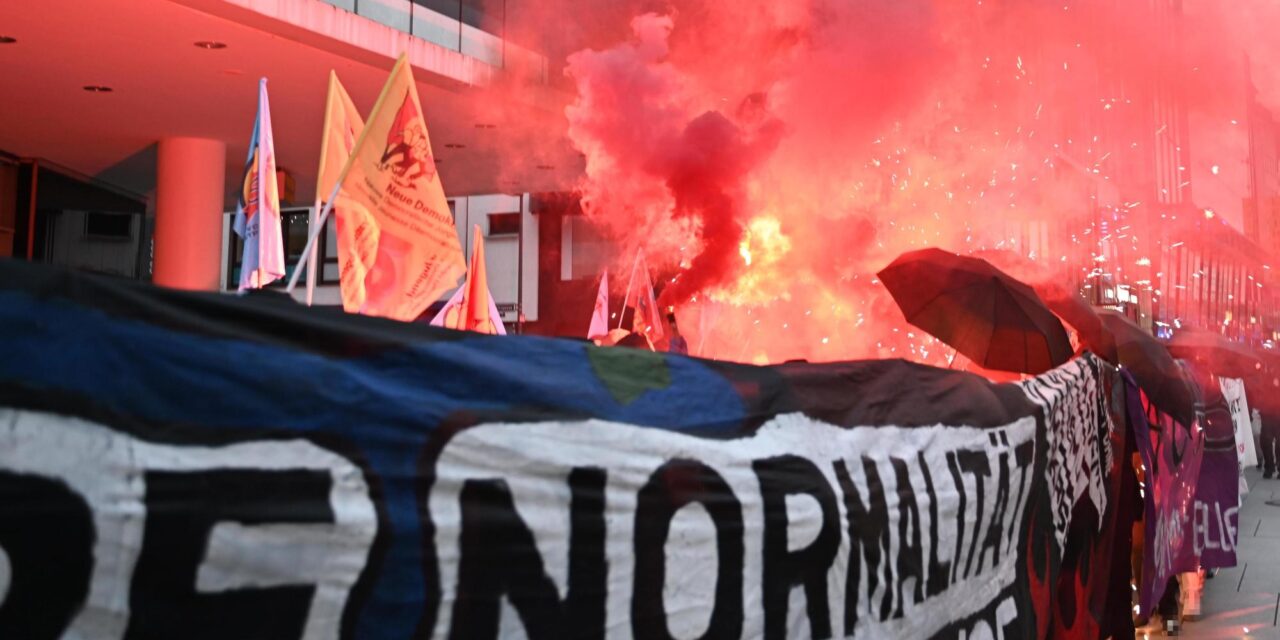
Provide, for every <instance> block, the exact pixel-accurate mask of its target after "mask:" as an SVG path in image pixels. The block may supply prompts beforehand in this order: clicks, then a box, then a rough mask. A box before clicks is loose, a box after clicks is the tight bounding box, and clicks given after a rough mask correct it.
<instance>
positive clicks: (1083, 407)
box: [1018, 358, 1115, 549]
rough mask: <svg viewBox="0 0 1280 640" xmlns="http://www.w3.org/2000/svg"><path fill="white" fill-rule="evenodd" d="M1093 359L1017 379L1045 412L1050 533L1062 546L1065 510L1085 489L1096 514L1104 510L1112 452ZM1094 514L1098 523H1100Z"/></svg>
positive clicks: (1072, 506) (1066, 522)
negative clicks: (1051, 518)
mask: <svg viewBox="0 0 1280 640" xmlns="http://www.w3.org/2000/svg"><path fill="white" fill-rule="evenodd" d="M1097 367H1098V364H1097V362H1096V360H1093V359H1089V358H1076V359H1075V360H1072V361H1071V362H1068V363H1067V364H1065V365H1062V366H1061V367H1058V368H1057V369H1054V370H1052V371H1049V372H1048V373H1045V374H1042V375H1039V376H1036V377H1034V378H1031V379H1029V380H1024V381H1022V382H1019V383H1018V385H1019V386H1021V387H1022V390H1023V391H1025V392H1026V394H1027V396H1028V397H1029V398H1030V399H1031V401H1032V402H1035V403H1036V404H1038V405H1040V406H1041V407H1042V408H1043V409H1044V411H1045V418H1046V420H1047V422H1048V424H1049V425H1052V426H1051V428H1050V429H1049V432H1048V441H1049V442H1048V444H1049V495H1050V497H1051V499H1052V500H1053V525H1054V534H1055V536H1056V537H1057V540H1058V548H1059V549H1061V548H1063V544H1064V543H1065V541H1066V539H1067V530H1068V528H1070V526H1071V513H1072V510H1073V509H1075V505H1076V502H1078V501H1079V500H1080V496H1082V495H1084V493H1085V492H1086V491H1087V492H1088V494H1089V498H1090V499H1091V500H1092V501H1093V504H1094V507H1096V508H1097V510H1098V513H1105V512H1106V510H1107V488H1106V484H1105V480H1106V477H1107V469H1110V468H1111V462H1112V458H1111V456H1112V455H1114V454H1113V452H1112V451H1111V439H1110V437H1109V434H1108V430H1114V429H1115V425H1113V424H1111V417H1110V414H1109V412H1108V411H1106V409H1105V407H1104V405H1103V403H1104V402H1105V401H1106V396H1105V394H1103V393H1102V391H1101V389H1100V387H1101V385H1100V382H1099V377H1098V372H1097ZM1102 522H1103V521H1102V519H1101V518H1099V519H1098V526H1099V527H1101V526H1102Z"/></svg>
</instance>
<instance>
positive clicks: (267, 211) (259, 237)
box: [235, 78, 285, 291]
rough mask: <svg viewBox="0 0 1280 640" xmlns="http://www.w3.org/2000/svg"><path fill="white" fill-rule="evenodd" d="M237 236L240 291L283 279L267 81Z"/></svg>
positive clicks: (246, 173) (251, 144)
mask: <svg viewBox="0 0 1280 640" xmlns="http://www.w3.org/2000/svg"><path fill="white" fill-rule="evenodd" d="M241 184H242V187H241V189H240V201H239V202H238V203H237V204H236V220H235V232H236V235H238V236H240V237H241V238H242V239H243V240H244V252H243V256H244V258H243V260H242V261H241V263H240V291H244V290H245V289H258V288H261V287H263V286H265V285H267V284H269V283H270V282H271V281H273V280H278V279H280V278H283V277H284V274H285V271H284V269H285V262H284V240H283V238H282V236H281V233H280V191H279V188H278V186H277V184H276V152H275V144H274V143H273V142H272V140H271V106H270V104H269V103H268V102H267V79H266V78H263V79H262V80H261V81H260V82H259V83H258V117H257V119H256V120H255V121H254V123H253V138H252V139H250V140H249V158H248V159H247V160H245V165H244V180H243V181H242V183H241Z"/></svg>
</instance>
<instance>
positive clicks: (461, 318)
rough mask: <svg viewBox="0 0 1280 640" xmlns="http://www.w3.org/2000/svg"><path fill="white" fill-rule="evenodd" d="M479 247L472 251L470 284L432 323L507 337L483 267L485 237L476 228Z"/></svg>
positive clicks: (452, 299) (450, 301) (457, 294)
mask: <svg viewBox="0 0 1280 640" xmlns="http://www.w3.org/2000/svg"><path fill="white" fill-rule="evenodd" d="M475 234H476V235H475V238H476V246H475V249H474V250H473V251H472V252H471V270H470V271H468V272H467V281H466V282H465V283H463V285H462V286H461V287H459V288H458V291H457V292H456V293H454V294H453V297H452V298H450V299H449V302H448V303H447V304H445V306H444V308H443V309H441V310H440V313H438V314H436V317H435V319H433V320H432V321H431V324H433V325H436V326H438V327H448V328H450V329H462V330H464V331H476V332H479V333H487V334H490V335H499V336H505V335H507V329H506V327H505V326H503V324H502V316H501V315H499V314H498V306H497V305H496V304H495V303H494V301H493V295H491V294H490V293H489V276H488V275H487V274H486V273H485V268H484V235H483V234H481V233H480V225H476V227H475Z"/></svg>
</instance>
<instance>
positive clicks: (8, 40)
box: [0, 36, 18, 44]
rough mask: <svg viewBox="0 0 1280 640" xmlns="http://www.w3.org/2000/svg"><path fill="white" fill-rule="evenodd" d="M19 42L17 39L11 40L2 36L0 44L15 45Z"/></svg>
mask: <svg viewBox="0 0 1280 640" xmlns="http://www.w3.org/2000/svg"><path fill="white" fill-rule="evenodd" d="M17 41H18V39H17V38H11V37H9V36H0V44H13V43H15V42H17Z"/></svg>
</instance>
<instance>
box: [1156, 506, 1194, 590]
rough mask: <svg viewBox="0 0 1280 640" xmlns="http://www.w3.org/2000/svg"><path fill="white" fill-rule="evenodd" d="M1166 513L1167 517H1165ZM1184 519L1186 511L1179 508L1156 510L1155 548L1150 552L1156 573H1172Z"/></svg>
mask: <svg viewBox="0 0 1280 640" xmlns="http://www.w3.org/2000/svg"><path fill="white" fill-rule="evenodd" d="M1166 514H1168V515H1169V517H1165V515H1166ZM1185 520H1186V513H1185V512H1184V511H1183V510H1181V509H1173V510H1167V511H1166V510H1157V511H1156V534H1155V541H1154V542H1155V544H1154V545H1153V546H1154V547H1155V549H1152V550H1151V551H1150V553H1152V554H1153V556H1152V557H1153V561H1154V563H1155V564H1154V566H1155V569H1156V574H1157V575H1162V576H1163V575H1169V574H1171V573H1173V560H1174V556H1175V554H1176V553H1177V550H1178V548H1179V543H1180V542H1181V541H1182V539H1183V538H1182V536H1183V529H1184V526H1185V525H1186V522H1185Z"/></svg>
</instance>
